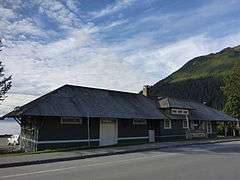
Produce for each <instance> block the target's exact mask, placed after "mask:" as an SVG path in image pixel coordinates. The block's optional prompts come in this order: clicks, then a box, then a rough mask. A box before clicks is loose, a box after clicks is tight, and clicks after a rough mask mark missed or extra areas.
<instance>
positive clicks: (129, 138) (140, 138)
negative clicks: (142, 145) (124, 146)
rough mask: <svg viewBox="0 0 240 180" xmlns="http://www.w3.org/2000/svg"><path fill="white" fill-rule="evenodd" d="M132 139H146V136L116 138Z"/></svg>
mask: <svg viewBox="0 0 240 180" xmlns="http://www.w3.org/2000/svg"><path fill="white" fill-rule="evenodd" d="M132 139H148V136H144V137H124V138H118V140H132Z"/></svg>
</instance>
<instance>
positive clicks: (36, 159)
mask: <svg viewBox="0 0 240 180" xmlns="http://www.w3.org/2000/svg"><path fill="white" fill-rule="evenodd" d="M232 141H240V138H227V139H212V140H192V141H177V142H160V143H152V144H141V145H133V146H124V147H105V148H96V149H87V150H74V151H62V152H54V153H41V154H30V155H19V156H15V155H14V156H2V157H1V156H0V168H7V167H14V166H25V165H33V164H43V163H52V162H60V161H70V160H78V159H85V158H93V157H100V156H110V155H115V154H126V153H134V152H142V151H150V150H157V149H163V148H174V147H181V146H189V145H201V144H214V143H223V142H232Z"/></svg>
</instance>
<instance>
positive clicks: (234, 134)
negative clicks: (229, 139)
mask: <svg viewBox="0 0 240 180" xmlns="http://www.w3.org/2000/svg"><path fill="white" fill-rule="evenodd" d="M235 128H236V125H235V122H233V136H234V137H235V136H236V129H235Z"/></svg>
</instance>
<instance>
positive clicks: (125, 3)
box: [91, 0, 137, 18]
mask: <svg viewBox="0 0 240 180" xmlns="http://www.w3.org/2000/svg"><path fill="white" fill-rule="evenodd" d="M136 1H137V0H117V2H116V3H115V4H112V5H108V6H106V7H105V8H104V9H102V10H100V11H97V12H92V13H91V15H92V16H93V17H95V18H99V17H102V16H106V15H109V14H112V13H115V12H118V11H120V10H122V9H125V8H127V7H129V6H131V5H132V4H133V3H135V2H136Z"/></svg>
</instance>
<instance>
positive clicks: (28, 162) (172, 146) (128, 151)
mask: <svg viewBox="0 0 240 180" xmlns="http://www.w3.org/2000/svg"><path fill="white" fill-rule="evenodd" d="M234 141H240V139H230V140H216V141H212V142H211V141H210V142H192V143H187V144H176V145H166V146H162V147H149V148H143V149H133V150H120V151H115V152H106V153H99V154H87V155H80V156H74V157H65V158H55V159H45V160H34V161H23V162H14V163H5V164H0V169H2V168H9V167H18V166H27V165H37V164H45V163H55V162H62V161H72V160H80V159H87V158H95V157H102V156H112V155H118V154H128V153H137V152H145V151H152V150H158V149H165V148H175V147H184V146H192V145H205V144H218V143H224V142H234Z"/></svg>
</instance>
